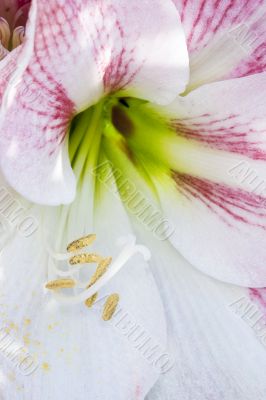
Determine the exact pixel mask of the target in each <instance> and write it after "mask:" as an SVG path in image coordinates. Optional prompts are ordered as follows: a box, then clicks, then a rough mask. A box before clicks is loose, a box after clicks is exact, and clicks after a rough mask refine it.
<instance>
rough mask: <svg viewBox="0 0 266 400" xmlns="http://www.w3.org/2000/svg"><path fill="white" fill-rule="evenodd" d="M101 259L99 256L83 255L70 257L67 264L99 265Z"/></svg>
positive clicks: (94, 254)
mask: <svg viewBox="0 0 266 400" xmlns="http://www.w3.org/2000/svg"><path fill="white" fill-rule="evenodd" d="M102 259H103V258H102V257H101V256H100V255H99V254H96V253H90V254H88V253H84V254H78V255H76V256H73V257H71V258H70V260H69V264H70V265H76V264H87V263H99V262H101V261H102Z"/></svg>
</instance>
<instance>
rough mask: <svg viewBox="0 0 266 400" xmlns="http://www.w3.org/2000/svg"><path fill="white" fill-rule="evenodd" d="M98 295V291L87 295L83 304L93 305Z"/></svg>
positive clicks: (89, 306)
mask: <svg viewBox="0 0 266 400" xmlns="http://www.w3.org/2000/svg"><path fill="white" fill-rule="evenodd" d="M97 297H98V293H94V294H93V295H92V296H91V297H89V298H88V299H87V300H86V301H85V305H86V306H87V307H88V308H91V307H92V306H93V304H94V303H95V301H96V300H97Z"/></svg>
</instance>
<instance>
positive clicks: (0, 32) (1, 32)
mask: <svg viewBox="0 0 266 400" xmlns="http://www.w3.org/2000/svg"><path fill="white" fill-rule="evenodd" d="M9 40H10V28H9V24H8V22H7V21H6V20H5V19H4V18H2V17H0V41H1V43H2V45H3V46H4V47H5V48H6V49H8V45H9Z"/></svg>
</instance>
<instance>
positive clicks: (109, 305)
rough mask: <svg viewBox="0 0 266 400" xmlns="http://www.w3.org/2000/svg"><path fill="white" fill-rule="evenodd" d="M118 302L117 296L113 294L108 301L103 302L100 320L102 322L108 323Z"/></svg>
mask: <svg viewBox="0 0 266 400" xmlns="http://www.w3.org/2000/svg"><path fill="white" fill-rule="evenodd" d="M118 302H119V294H117V293H114V294H111V296H109V297H108V299H107V300H106V302H105V305H104V309H103V314H102V319H103V320H104V321H109V320H110V319H111V318H112V316H113V315H114V313H115V310H116V308H117V305H118Z"/></svg>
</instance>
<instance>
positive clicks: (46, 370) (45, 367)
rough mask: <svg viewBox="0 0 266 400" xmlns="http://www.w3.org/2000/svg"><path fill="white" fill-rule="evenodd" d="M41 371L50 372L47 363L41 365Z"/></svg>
mask: <svg viewBox="0 0 266 400" xmlns="http://www.w3.org/2000/svg"><path fill="white" fill-rule="evenodd" d="M42 369H43V370H44V371H45V372H48V371H50V365H49V364H48V363H47V362H44V363H42Z"/></svg>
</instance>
